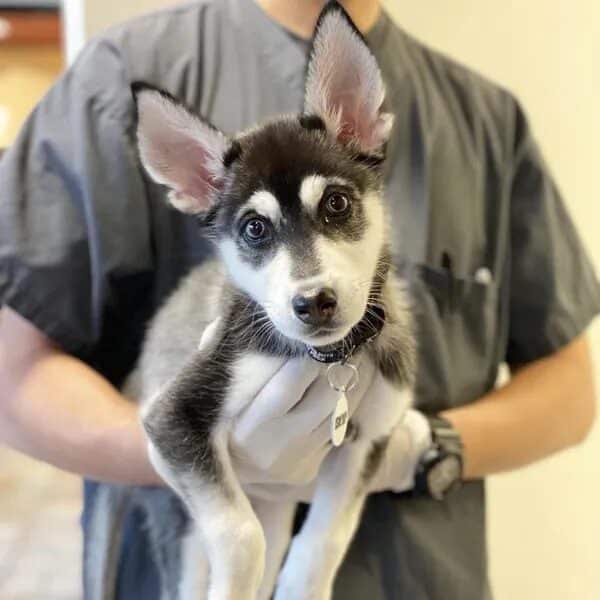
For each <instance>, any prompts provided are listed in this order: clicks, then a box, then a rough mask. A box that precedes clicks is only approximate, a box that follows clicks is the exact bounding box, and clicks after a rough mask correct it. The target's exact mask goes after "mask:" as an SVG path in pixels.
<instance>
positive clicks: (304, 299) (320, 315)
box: [292, 288, 337, 325]
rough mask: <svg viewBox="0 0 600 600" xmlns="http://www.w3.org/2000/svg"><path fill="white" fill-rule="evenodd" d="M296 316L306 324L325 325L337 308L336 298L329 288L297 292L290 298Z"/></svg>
mask: <svg viewBox="0 0 600 600" xmlns="http://www.w3.org/2000/svg"><path fill="white" fill-rule="evenodd" d="M292 308H293V309H294V313H296V316H297V317H298V318H299V319H300V320H301V321H302V322H303V323H306V324H307V325H325V324H326V323H327V322H328V321H330V320H331V318H332V317H333V315H334V314H335V310H336V308H337V298H336V295H335V292H334V291H333V290H332V289H331V288H321V289H320V290H314V292H311V293H309V294H297V295H296V296H294V297H293V298H292Z"/></svg>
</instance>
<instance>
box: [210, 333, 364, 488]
mask: <svg viewBox="0 0 600 600" xmlns="http://www.w3.org/2000/svg"><path fill="white" fill-rule="evenodd" d="M217 325H218V323H216V322H215V323H213V324H211V325H209V326H208V327H207V329H206V330H205V333H204V335H203V336H202V340H201V342H200V346H199V347H200V349H203V348H204V347H206V346H208V345H209V344H210V341H211V338H212V337H213V336H214V333H215V332H216V331H217V329H218V327H217ZM353 362H354V364H355V365H356V366H357V368H358V369H359V375H360V376H359V380H358V384H357V385H356V386H355V388H354V389H352V390H351V391H349V392H347V394H346V396H347V398H348V409H349V416H352V414H353V413H354V412H355V410H356V408H357V407H358V405H359V401H360V398H361V397H362V396H363V395H364V393H365V390H367V389H368V388H369V385H370V383H371V380H372V378H373V375H374V371H375V369H374V367H373V365H372V364H371V361H368V360H363V361H360V360H358V359H357V360H356V361H353ZM260 366H261V371H260V372H256V371H253V372H251V373H248V374H247V375H244V377H245V378H246V381H244V392H243V393H244V398H243V399H242V398H240V401H241V402H245V403H247V406H246V408H245V409H244V410H243V411H241V413H240V414H239V415H236V416H235V417H234V421H233V424H232V430H231V437H230V451H231V456H232V460H233V462H234V467H235V469H236V472H237V474H238V475H239V476H240V479H241V481H242V482H243V483H244V484H269V485H271V486H272V490H273V492H274V495H277V494H276V493H275V492H276V491H277V489H279V491H280V492H284V491H286V488H288V487H289V486H302V485H306V484H310V483H311V482H313V480H314V479H315V477H316V475H317V473H318V471H319V467H320V466H321V463H322V462H323V459H324V458H325V456H326V455H327V453H328V452H329V451H330V450H331V448H332V445H331V443H330V441H331V437H330V435H331V433H330V419H331V414H332V412H333V410H334V408H335V406H336V403H337V400H338V398H339V396H340V392H338V391H335V390H334V389H332V388H331V387H330V385H329V382H328V380H327V375H326V370H327V365H322V364H320V363H317V362H316V361H314V360H313V359H311V358H294V359H285V358H279V357H278V358H270V359H269V358H267V357H262V358H261V361H260ZM238 376H239V375H238Z"/></svg>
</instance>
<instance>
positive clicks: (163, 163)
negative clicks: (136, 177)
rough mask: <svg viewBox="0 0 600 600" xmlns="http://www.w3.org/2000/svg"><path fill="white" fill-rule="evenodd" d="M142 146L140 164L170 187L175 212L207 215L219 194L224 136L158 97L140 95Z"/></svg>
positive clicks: (155, 94) (140, 135) (146, 93)
mask: <svg viewBox="0 0 600 600" xmlns="http://www.w3.org/2000/svg"><path fill="white" fill-rule="evenodd" d="M138 115H139V121H138V143H139V148H140V155H141V158H142V162H143V164H144V166H145V167H146V169H147V170H148V172H149V173H150V175H151V176H152V177H153V179H155V180H156V181H157V182H158V183H161V184H163V185H167V186H169V187H170V188H171V189H172V190H173V193H172V194H171V196H170V198H171V200H172V202H173V204H174V205H175V206H177V207H178V208H180V209H182V210H186V211H188V212H200V211H203V210H206V209H207V208H208V207H209V206H210V204H211V202H212V201H213V200H214V199H215V196H216V194H217V192H218V190H219V188H220V184H221V179H222V176H223V163H222V156H223V154H224V152H225V150H226V148H227V140H226V138H225V136H224V135H223V134H222V133H220V132H219V131H216V130H215V129H213V128H211V127H210V126H209V125H207V124H206V123H203V122H202V121H201V120H200V119H198V118H197V117H195V116H194V115H192V114H191V113H190V112H188V111H187V110H186V109H185V108H184V107H183V106H180V105H178V104H176V103H174V102H173V101H171V100H170V99H169V98H167V97H165V96H163V95H161V94H160V93H159V92H155V91H143V92H141V93H140V94H139V95H138Z"/></svg>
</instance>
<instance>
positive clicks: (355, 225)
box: [92, 3, 414, 600]
mask: <svg viewBox="0 0 600 600" xmlns="http://www.w3.org/2000/svg"><path fill="white" fill-rule="evenodd" d="M135 94H136V99H137V106H138V117H139V124H138V140H139V149H140V155H141V159H142V163H143V164H144V167H145V168H146V170H147V171H148V173H149V174H150V175H151V176H152V177H153V178H154V179H155V180H156V181H157V182H158V183H161V184H164V185H165V186H167V187H168V188H170V190H171V191H170V193H169V198H170V201H171V203H172V204H173V205H174V206H175V207H176V208H178V209H180V210H183V211H185V212H188V213H191V214H193V215H196V216H197V218H199V219H200V222H201V224H202V226H203V227H204V230H205V233H206V234H207V235H208V236H210V238H211V239H213V241H214V243H215V245H216V248H217V249H218V255H219V259H218V260H215V261H212V262H209V263H206V264H204V265H203V266H201V267H199V268H197V269H196V270H194V271H193V272H192V273H191V274H190V275H189V276H188V277H187V278H186V279H185V280H184V281H183V283H182V284H181V286H180V287H179V289H178V290H177V291H176V292H175V293H174V295H173V296H172V297H171V298H170V299H169V300H168V301H167V303H166V304H165V306H164V307H163V308H162V309H161V310H160V311H159V313H158V315H157V316H156V318H155V319H154V321H153V323H152V325H151V327H150V329H149V332H148V335H147V339H146V342H145V344H144V348H143V352H142V355H141V358H140V360H139V363H138V366H137V368H136V370H135V371H134V372H133V373H132V375H131V376H130V378H129V380H128V382H127V385H126V387H125V393H126V394H128V395H129V396H131V397H133V398H135V399H136V400H137V401H139V402H140V403H141V404H142V415H143V423H144V427H145V429H146V431H147V434H148V439H149V451H150V456H151V460H152V463H153V465H154V466H155V468H156V469H157V471H158V472H159V473H160V475H161V476H162V477H163V478H164V479H165V481H166V482H168V484H169V485H170V486H171V487H172V488H173V489H174V490H175V491H176V492H177V494H178V495H179V496H180V497H181V498H182V500H183V501H184V503H185V505H186V507H187V510H188V511H189V514H190V515H191V517H192V523H193V525H192V527H191V528H190V530H189V531H188V533H187V535H186V537H185V540H184V542H183V544H182V548H181V552H182V565H183V567H182V572H181V575H180V585H179V596H180V598H181V599H182V600H188V599H190V600H191V599H194V600H200V599H208V600H255V599H260V600H268V599H269V598H271V596H272V594H274V597H275V598H276V600H301V599H302V600H326V599H328V598H330V597H331V593H332V584H333V581H334V577H335V574H336V571H337V569H338V567H339V565H340V563H341V561H342V559H343V557H344V554H345V552H346V550H347V548H348V545H349V543H350V541H351V538H352V536H353V534H354V531H355V528H356V525H357V523H358V520H359V517H360V513H361V509H362V506H363V503H364V500H365V496H366V494H367V490H368V485H369V481H368V480H369V478H370V477H372V476H373V474H374V472H375V470H376V468H377V465H378V461H379V459H380V457H381V455H382V452H383V451H384V449H385V445H386V441H387V438H388V436H389V435H390V432H391V430H392V429H393V428H394V426H395V425H396V424H397V423H398V422H399V420H400V419H401V417H402V415H403V413H404V411H405V409H406V408H407V405H408V403H409V401H410V384H411V380H412V374H413V370H414V364H413V362H414V351H413V339H412V333H411V326H410V318H409V312H408V310H407V308H406V302H405V299H404V296H403V293H402V289H401V287H400V285H399V283H398V280H397V278H396V276H395V274H394V273H393V271H392V269H391V267H390V257H389V251H388V246H387V241H386V238H387V231H386V221H385V215H384V206H383V201H382V169H381V166H382V162H383V153H384V146H385V143H386V140H387V138H388V136H389V134H390V131H391V127H392V117H391V115H389V114H385V113H383V112H382V103H383V100H384V87H383V83H382V79H381V74H380V72H379V69H378V67H377V64H376V61H375V59H374V57H373V55H372V54H371V52H370V51H369V49H368V47H367V45H366V44H365V42H364V40H363V39H362V37H361V36H360V34H359V33H358V31H357V30H356V29H355V27H354V25H353V24H352V22H351V21H350V19H349V18H348V16H347V15H346V13H345V12H344V11H343V9H341V8H340V7H339V6H338V5H337V4H336V3H331V4H329V5H328V6H327V7H326V9H325V10H324V12H323V14H322V15H321V17H320V19H319V22H318V25H317V29H316V33H315V37H314V40H313V48H312V52H311V55H310V61H309V68H308V72H307V83H306V97H305V108H304V113H303V114H302V115H300V116H285V117H280V118H276V119H274V120H272V121H269V122H267V123H265V124H262V125H260V126H258V127H256V128H254V129H251V130H249V131H246V132H244V133H241V134H239V135H236V136H235V137H233V138H228V137H226V136H225V135H223V134H222V133H221V132H219V131H217V130H215V129H214V128H212V127H211V126H209V125H208V124H207V123H205V122H204V121H203V120H201V119H200V118H198V117H197V116H194V115H193V114H192V113H191V112H189V111H188V110H187V109H186V108H185V107H184V106H182V105H181V104H179V103H178V102H176V101H175V100H174V99H173V98H171V97H170V96H168V95H167V94H165V93H164V92H160V91H157V90H154V89H152V88H148V87H144V86H138V87H137V89H136V91H135ZM340 207H342V208H344V207H345V209H344V211H341V213H340V211H339V210H337V209H339V208H340ZM257 221H258V222H260V224H259V225H257ZM250 223H252V224H250ZM256 233H259V234H260V236H259V238H260V239H258V241H257V240H256V239H255V238H254V237H252V236H253V235H254V234H256ZM325 288H327V289H329V290H331V291H333V293H334V295H335V298H336V299H337V306H336V307H335V310H334V314H333V315H332V316H331V318H330V319H329V320H327V322H326V325H327V326H326V327H318V326H315V325H314V324H307V323H305V322H303V320H301V319H300V318H299V317H298V315H297V314H296V313H295V312H294V310H293V307H292V305H293V300H294V298H297V297H298V296H299V295H300V296H302V295H304V296H308V297H310V296H311V294H314V293H316V291H318V290H322V289H325ZM373 305H378V306H381V307H383V308H384V310H385V324H384V326H383V329H382V331H381V333H380V335H379V336H378V337H377V338H376V340H375V341H374V342H373V343H371V344H369V345H368V347H365V348H364V349H361V350H360V351H359V354H361V360H369V361H372V362H373V363H374V364H375V367H376V368H377V369H379V370H380V372H381V374H382V375H383V377H382V378H380V381H381V383H380V384H379V385H380V389H373V390H370V393H369V394H368V395H367V397H365V398H364V399H363V401H362V402H361V404H360V405H359V407H358V409H357V410H356V412H355V413H354V415H353V417H352V424H353V429H354V435H353V436H352V440H347V441H346V442H345V443H344V444H343V445H342V446H340V447H339V448H335V449H333V450H332V451H331V452H330V453H329V454H328V455H327V457H326V458H325V460H324V462H323V464H322V465H321V468H320V470H319V473H318V476H317V479H316V483H315V491H314V496H313V497H312V504H311V508H310V511H309V514H308V517H307V519H306V521H305V523H304V525H303V527H302V529H301V531H300V533H299V534H298V535H297V536H296V537H295V538H294V539H293V540H292V542H291V545H290V537H291V523H292V517H293V514H294V510H295V505H296V502H295V501H294V500H292V501H290V499H289V496H286V498H285V499H281V501H278V502H273V501H266V500H264V499H262V498H264V497H266V496H268V494H264V495H263V494H261V490H260V486H257V485H248V482H247V481H244V478H243V475H242V474H240V473H238V472H236V469H235V461H234V460H233V458H232V456H231V455H230V449H229V441H230V434H231V424H232V422H233V420H234V419H235V417H236V415H238V414H239V413H240V412H241V411H242V410H243V409H244V408H246V407H247V406H248V404H249V403H251V402H252V400H253V399H254V397H255V396H256V393H257V392H258V389H257V384H256V382H255V379H256V378H254V377H253V374H254V373H256V372H260V371H261V370H263V369H264V366H265V363H266V362H269V361H276V360H281V357H290V358H293V359H295V360H306V361H310V360H312V359H310V358H308V357H307V356H306V346H307V345H310V346H313V347H328V346H330V345H332V344H335V343H337V342H339V341H340V340H342V339H344V338H345V337H346V336H347V335H348V333H349V332H350V331H351V330H352V328H353V327H354V326H355V325H356V324H357V323H358V322H359V321H361V320H363V319H366V320H367V321H368V320H369V318H377V317H376V315H373V314H372V313H370V308H369V307H372V306H373ZM209 323H212V325H211V332H210V336H208V338H209V341H208V343H207V344H204V345H203V346H202V348H201V349H198V342H199V339H200V337H201V335H202V332H203V331H204V329H205V328H206V327H207V326H208V324H209ZM384 388H385V389H384ZM390 389H392V390H393V391H392V393H390ZM282 393H285V390H282ZM132 493H133V492H131V491H123V490H120V494H121V496H120V498H121V503H120V504H118V503H117V504H113V510H116V508H115V507H117V508H118V507H120V509H121V510H123V507H124V506H125V504H124V503H123V499H124V498H128V497H130V496H131V494H132ZM299 497H300V496H299ZM94 518H95V519H96V522H97V523H103V522H105V521H106V515H103V514H101V513H97V514H96V515H95V517H94ZM159 519H160V515H155V516H154V517H152V516H151V517H150V524H152V522H153V520H154V522H156V521H157V520H159ZM109 529H110V528H109ZM112 529H113V532H112V533H113V534H114V533H116V531H115V526H114V524H113V526H112ZM92 533H93V530H92ZM103 535H104V540H103V541H104V544H105V546H112V549H113V553H114V551H115V547H116V546H117V542H118V536H117V537H115V535H112V537H111V533H110V531H108V532H106V531H105V533H104V534H103ZM288 546H289V551H288V552H287V557H286V558H285V562H284V563H283V567H281V565H282V562H283V559H284V556H285V555H286V551H287V550H288ZM92 558H93V559H94V560H97V561H98V556H97V553H96V554H94V553H92ZM103 561H104V562H103ZM99 563H100V564H101V565H102V568H103V569H104V571H103V573H102V574H101V575H99V576H98V577H102V578H104V582H103V583H102V584H101V582H98V581H96V582H93V581H92V585H97V586H98V589H100V588H102V589H103V590H104V591H103V592H101V593H100V592H99V593H98V595H97V596H94V597H97V598H109V597H110V592H109V591H107V590H110V587H111V585H112V584H113V583H114V577H115V573H114V570H111V568H110V561H108V562H107V559H106V558H104V559H103V560H100V561H99ZM105 563H107V564H105ZM92 596H93V594H92Z"/></svg>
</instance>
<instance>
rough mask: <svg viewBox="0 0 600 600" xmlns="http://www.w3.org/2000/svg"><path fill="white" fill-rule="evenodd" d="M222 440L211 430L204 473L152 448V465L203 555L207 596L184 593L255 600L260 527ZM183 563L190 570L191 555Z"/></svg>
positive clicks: (222, 435)
mask: <svg viewBox="0 0 600 600" xmlns="http://www.w3.org/2000/svg"><path fill="white" fill-rule="evenodd" d="M226 439H227V437H226V432H225V430H223V429H221V430H217V431H215V433H214V434H213V438H212V443H211V445H210V446H209V447H208V448H207V450H208V451H209V452H208V456H204V457H202V464H203V466H202V468H200V467H197V468H195V467H194V465H193V464H192V465H176V464H173V462H172V461H171V460H165V458H164V457H163V456H162V454H161V452H160V450H159V449H158V448H157V447H156V446H154V445H153V444H150V458H151V460H152V464H153V465H154V467H155V468H156V470H157V471H158V473H159V474H160V475H161V477H163V478H164V479H165V481H167V483H168V484H169V485H170V486H171V487H172V488H173V489H174V490H175V491H176V492H177V493H179V494H180V496H181V497H182V499H183V500H184V502H185V503H186V505H187V507H188V509H189V511H190V515H191V517H192V519H193V520H194V522H195V524H196V526H197V527H198V531H199V535H200V536H201V539H202V544H203V546H204V549H205V551H206V557H207V559H208V564H209V589H208V595H207V596H205V595H204V594H205V592H204V590H196V589H194V588H193V586H192V588H191V591H188V590H186V593H187V594H190V595H191V596H193V598H194V600H197V599H203V598H204V597H207V598H208V600H249V599H252V600H254V598H255V597H256V594H257V592H258V588H259V585H260V581H261V579H262V575H263V570H264V556H265V539H264V535H263V532H262V527H261V525H260V523H259V521H258V519H257V518H256V515H255V514H254V511H253V510H252V507H251V506H250V502H249V501H248V498H247V497H246V495H245V494H244V492H243V491H242V489H241V487H240V484H239V482H238V480H237V478H236V476H235V474H234V472H233V469H232V468H231V461H230V458H229V454H228V452H227V444H226ZM207 463H210V470H208V469H207ZM182 467H183V468H182ZM190 467H191V468H190ZM184 550H186V548H184ZM187 551H188V552H192V548H191V546H190V545H189V544H188V545H187ZM193 552H195V549H194V550H193ZM182 563H183V564H184V565H185V566H186V568H193V564H192V560H191V558H190V557H189V556H188V557H187V558H186V559H184V560H183V561H182ZM198 568H203V566H202V564H200V565H199V566H198ZM186 600H187V598H186Z"/></svg>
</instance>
